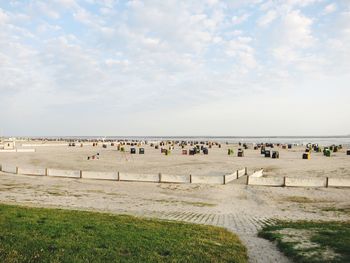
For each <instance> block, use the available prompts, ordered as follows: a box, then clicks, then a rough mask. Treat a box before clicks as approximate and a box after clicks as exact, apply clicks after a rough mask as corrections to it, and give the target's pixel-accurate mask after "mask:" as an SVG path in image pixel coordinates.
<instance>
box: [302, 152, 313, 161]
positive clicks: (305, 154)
mask: <svg viewBox="0 0 350 263" xmlns="http://www.w3.org/2000/svg"><path fill="white" fill-rule="evenodd" d="M310 158H311V155H310V152H307V153H303V159H305V160H309V159H310Z"/></svg>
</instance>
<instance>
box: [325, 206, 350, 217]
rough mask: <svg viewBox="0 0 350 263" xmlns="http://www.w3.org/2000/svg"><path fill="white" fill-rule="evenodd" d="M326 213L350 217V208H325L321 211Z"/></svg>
mask: <svg viewBox="0 0 350 263" xmlns="http://www.w3.org/2000/svg"><path fill="white" fill-rule="evenodd" d="M321 210H322V211H324V212H334V213H337V214H347V215H350V207H342V208H337V207H324V208H322V209H321Z"/></svg>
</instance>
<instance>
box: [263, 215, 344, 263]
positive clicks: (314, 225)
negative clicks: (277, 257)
mask: <svg viewBox="0 0 350 263" xmlns="http://www.w3.org/2000/svg"><path fill="white" fill-rule="evenodd" d="M259 236H260V237H263V238H266V239H268V240H271V241H275V242H277V246H278V248H279V249H280V250H281V251H282V252H284V253H285V254H286V255H287V256H289V257H290V258H292V259H293V260H294V261H295V262H305V263H306V262H308V263H316V262H350V222H320V221H317V222H310V221H296V222H286V221H278V222H277V223H276V224H274V225H270V226H265V227H264V228H263V229H262V230H261V231H260V232H259Z"/></svg>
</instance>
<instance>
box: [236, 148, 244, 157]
mask: <svg viewBox="0 0 350 263" xmlns="http://www.w3.org/2000/svg"><path fill="white" fill-rule="evenodd" d="M237 157H244V151H243V150H242V149H241V148H239V149H238V152H237Z"/></svg>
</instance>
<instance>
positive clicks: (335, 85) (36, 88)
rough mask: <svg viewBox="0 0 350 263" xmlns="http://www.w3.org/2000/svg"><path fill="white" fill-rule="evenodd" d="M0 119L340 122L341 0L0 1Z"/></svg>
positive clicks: (343, 91) (325, 129)
mask: <svg viewBox="0 0 350 263" xmlns="http://www.w3.org/2000/svg"><path fill="white" fill-rule="evenodd" d="M0 130H1V132H2V133H3V134H5V135H17V136H18V135H28V136H31V135H38V136H44V135H159V136H161V135H232V136H242V135H250V136H251V135H263V136H265V135H334V134H338V135H341V134H350V1H349V0H338V1H330V0H237V1H235V0H232V1H219V0H192V1H191V0H184V1H180V0H148V1H137V0H135V1H122V0H104V1H102V0H85V1H83V0H50V1H39V0H22V1H15V0H0Z"/></svg>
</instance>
